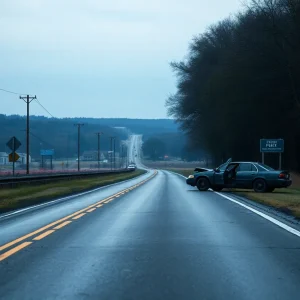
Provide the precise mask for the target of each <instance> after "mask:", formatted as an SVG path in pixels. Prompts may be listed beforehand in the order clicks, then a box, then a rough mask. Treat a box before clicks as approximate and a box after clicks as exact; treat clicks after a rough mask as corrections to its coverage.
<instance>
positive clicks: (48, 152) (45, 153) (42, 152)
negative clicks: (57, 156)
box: [41, 149, 54, 156]
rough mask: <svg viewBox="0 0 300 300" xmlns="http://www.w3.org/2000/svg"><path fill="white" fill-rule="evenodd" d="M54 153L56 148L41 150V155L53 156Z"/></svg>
mask: <svg viewBox="0 0 300 300" xmlns="http://www.w3.org/2000/svg"><path fill="white" fill-rule="evenodd" d="M53 155H54V149H49V150H41V156H53Z"/></svg>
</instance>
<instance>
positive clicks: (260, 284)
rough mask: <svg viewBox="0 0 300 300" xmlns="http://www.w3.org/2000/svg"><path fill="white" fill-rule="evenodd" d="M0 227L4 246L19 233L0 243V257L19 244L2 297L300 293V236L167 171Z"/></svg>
mask: <svg viewBox="0 0 300 300" xmlns="http://www.w3.org/2000/svg"><path fill="white" fill-rule="evenodd" d="M149 176H151V179H149ZM147 178H148V179H149V180H147V181H146V179H147ZM140 181H142V182H143V183H142V184H139V183H138V182H140ZM131 186H134V188H131ZM111 195H114V196H113V197H110V196H111ZM103 200H104V201H103ZM80 210H83V211H81V212H79V213H78V211H80ZM75 212H77V213H75ZM74 213H75V214H74ZM72 214H73V215H72ZM69 215H71V216H69ZM47 216H49V218H48V217H47ZM66 216H67V217H66ZM64 217H66V218H65V219H63V218H64ZM47 218H48V219H47ZM55 219H56V220H59V222H58V223H55V224H53V225H51V226H49V227H47V228H44V229H42V230H41V231H40V232H37V233H34V234H33V235H30V236H26V234H28V233H30V232H32V231H35V230H37V229H38V228H42V227H45V226H47V224H48V223H49V222H50V221H51V222H55ZM0 227H1V234H0V245H5V244H7V243H8V242H10V241H14V240H15V239H16V238H20V237H24V236H25V238H24V239H22V240H20V241H18V242H16V243H15V244H13V245H10V246H9V247H7V248H5V249H3V248H1V246H0V255H3V253H7V252H8V251H10V249H13V248H16V247H18V246H19V245H22V244H23V245H25V246H24V248H23V249H19V251H16V252H15V253H13V254H11V255H9V256H7V257H6V258H4V259H3V260H2V261H1V262H0V298H1V299H144V300H146V299H151V300H153V299H172V300H173V299H197V300H198V299H239V300H240V299H297V298H298V297H299V282H300V261H299V256H300V239H299V237H297V236H296V235H294V234H291V233H290V232H288V231H286V230H284V229H282V228H280V227H279V226H276V225H275V224H273V223H272V222H270V221H268V220H266V219H264V218H262V217H261V216H258V215H257V214H255V213H253V212H251V211H249V210H247V209H245V208H244V207H242V206H240V205H237V204H236V203H233V202H231V201H228V200H227V199H225V198H224V197H221V196H220V195H218V194H216V193H213V192H203V193H200V192H198V191H197V190H196V189H194V188H191V187H188V186H187V185H186V184H185V181H184V179H183V178H181V177H180V176H177V175H174V174H171V173H168V172H164V171H159V172H158V173H157V175H156V176H154V173H153V171H152V172H151V173H150V174H147V175H144V176H142V177H141V178H139V179H134V180H132V181H128V182H126V183H122V184H118V185H115V186H112V187H108V188H104V189H100V190H98V191H96V192H93V193H91V194H87V195H83V196H81V197H80V196H79V197H76V198H74V199H70V200H67V201H63V202H61V203H57V204H55V205H51V206H45V207H43V208H41V209H36V210H33V211H31V210H29V211H27V212H24V213H23V214H21V215H15V216H12V217H9V218H6V219H4V220H2V221H0ZM24 243H26V244H24ZM0 257H1V256H0ZM2 257H3V256H2Z"/></svg>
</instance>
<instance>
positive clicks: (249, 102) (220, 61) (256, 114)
mask: <svg viewBox="0 0 300 300" xmlns="http://www.w3.org/2000/svg"><path fill="white" fill-rule="evenodd" d="M171 66H172V68H173V70H174V71H175V73H176V77H177V92H176V93H175V94H174V95H172V96H171V97H169V99H168V100H167V101H166V106H167V108H168V113H169V115H170V116H173V117H174V118H176V119H177V121H178V122H179V124H180V126H181V128H182V129H183V130H184V131H185V132H186V133H187V136H188V137H189V141H190V144H191V145H192V146H193V147H194V148H203V149H205V151H208V152H209V153H210V154H211V155H212V156H213V157H214V158H215V163H219V162H221V161H222V160H225V159H227V158H228V157H232V158H233V159H234V160H254V161H259V160H261V154H260V148H259V140H260V139H261V138H282V139H284V140H285V153H284V155H283V166H284V168H290V169H294V170H300V0H256V1H254V0H253V1H250V2H248V3H247V4H246V6H245V7H244V9H243V11H241V12H240V13H238V14H237V15H235V16H234V17H231V18H227V19H225V20H222V21H220V22H219V23H217V24H214V25H212V26H210V27H209V28H208V29H207V30H206V31H205V32H204V33H202V34H200V35H198V36H196V37H195V38H194V39H193V40H192V42H191V44H190V48H189V53H188V58H187V59H185V60H183V61H180V62H173V63H172V64H171ZM266 159H267V162H269V163H270V164H271V165H274V166H275V167H277V165H276V164H277V159H278V158H277V156H275V155H267V156H266Z"/></svg>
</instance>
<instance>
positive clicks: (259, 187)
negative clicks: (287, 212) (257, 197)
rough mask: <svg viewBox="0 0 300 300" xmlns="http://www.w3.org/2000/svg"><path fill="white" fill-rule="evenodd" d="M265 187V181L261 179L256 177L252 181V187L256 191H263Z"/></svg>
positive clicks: (265, 189)
mask: <svg viewBox="0 0 300 300" xmlns="http://www.w3.org/2000/svg"><path fill="white" fill-rule="evenodd" d="M267 188H268V187H267V183H266V181H265V180H263V179H256V180H255V181H254V183H253V189H254V191H255V192H256V193H265V192H266V191H267Z"/></svg>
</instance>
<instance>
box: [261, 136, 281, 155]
mask: <svg viewBox="0 0 300 300" xmlns="http://www.w3.org/2000/svg"><path fill="white" fill-rule="evenodd" d="M260 152H261V153H264V152H272V153H283V152H284V140H283V139H261V140H260Z"/></svg>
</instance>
